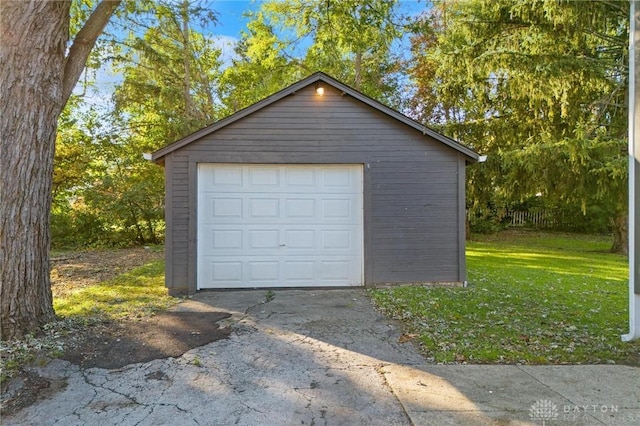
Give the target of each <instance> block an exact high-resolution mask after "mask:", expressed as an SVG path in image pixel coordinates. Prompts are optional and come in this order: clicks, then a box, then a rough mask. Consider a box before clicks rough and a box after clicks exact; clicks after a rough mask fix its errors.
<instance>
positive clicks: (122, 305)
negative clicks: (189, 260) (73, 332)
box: [53, 260, 178, 319]
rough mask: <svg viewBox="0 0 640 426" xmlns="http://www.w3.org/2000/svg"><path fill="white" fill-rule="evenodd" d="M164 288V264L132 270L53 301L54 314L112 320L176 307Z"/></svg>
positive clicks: (149, 264) (152, 263)
mask: <svg viewBox="0 0 640 426" xmlns="http://www.w3.org/2000/svg"><path fill="white" fill-rule="evenodd" d="M177 301H178V299H175V298H173V297H171V296H169V295H168V294H167V290H166V288H165V287H164V261H161V260H158V261H155V262H151V263H148V264H146V265H144V266H141V267H139V268H135V269H133V270H131V271H129V272H127V273H124V274H121V275H119V276H117V277H115V278H113V279H111V280H108V281H104V282H102V283H99V284H96V285H91V286H87V287H82V288H78V289H75V290H74V291H72V292H71V293H70V294H69V295H66V296H64V297H59V298H55V299H54V301H53V307H54V309H55V311H56V314H57V315H58V316H60V317H64V318H70V317H71V318H73V317H81V318H87V317H91V316H96V315H100V316H106V317H108V318H112V319H121V318H127V317H141V316H147V315H152V314H154V313H156V312H159V311H163V310H165V309H167V308H169V307H170V306H172V305H174V304H175V303H177Z"/></svg>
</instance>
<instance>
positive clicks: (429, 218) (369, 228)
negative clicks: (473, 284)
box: [165, 86, 466, 294]
mask: <svg viewBox="0 0 640 426" xmlns="http://www.w3.org/2000/svg"><path fill="white" fill-rule="evenodd" d="M199 162H203V163H208V162H211V163H227V162H231V163H256V164H261V163H262V164H287V163H306V164H324V163H326V164H340V163H342V164H353V163H356V164H364V174H365V176H364V209H365V211H364V227H365V229H364V240H365V241H364V245H365V247H364V248H365V251H364V255H365V283H366V284H367V285H372V284H381V283H403V282H427V281H428V282H433V281H436V282H438V281H464V280H465V279H466V278H465V265H464V179H465V175H464V168H465V159H464V156H463V155H462V154H461V153H459V152H457V151H456V150H454V149H452V148H450V147H448V146H446V145H444V144H443V143H441V142H439V141H436V140H434V139H432V138H430V137H429V136H425V135H423V134H422V133H421V132H419V131H417V130H415V129H413V128H411V127H409V126H407V125H405V124H403V123H400V122H398V121H397V120H395V119H393V118H391V117H389V116H388V115H386V114H384V113H382V112H380V111H378V110H376V109H374V108H371V107H370V106H368V105H365V104H363V103H362V102H360V101H359V100H357V99H354V98H352V97H350V96H348V95H343V94H342V93H341V92H340V91H338V90H335V89H334V88H333V87H331V86H329V87H325V95H324V96H322V97H318V96H317V95H316V94H315V91H314V89H313V87H312V86H308V87H306V88H304V89H302V90H300V91H298V92H297V93H295V94H293V95H290V96H288V97H285V98H284V99H281V100H279V101H277V102H275V103H273V104H271V105H268V106H266V107H265V108H262V109H260V110H258V111H256V112H254V113H252V114H250V115H248V116H246V117H244V118H242V119H240V120H238V121H235V122H233V123H231V124H229V125H227V126H225V127H223V128H221V129H219V130H217V131H215V132H213V133H210V134H208V135H206V136H204V137H202V138H201V139H199V140H196V141H193V142H191V143H190V144H188V145H185V146H183V147H181V148H179V149H177V150H175V151H173V152H171V153H170V154H168V155H167V156H166V157H165V168H166V184H167V200H166V201H167V239H166V250H167V276H166V283H167V286H168V287H169V288H170V289H171V291H172V293H174V294H176V293H184V292H185V291H189V292H194V291H195V288H196V287H195V285H196V284H195V283H196V277H195V266H196V253H195V250H196V248H195V247H196V244H195V241H196V235H195V233H196V190H197V187H196V185H197V183H196V165H197V163H199Z"/></svg>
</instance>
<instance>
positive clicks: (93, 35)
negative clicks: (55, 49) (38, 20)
mask: <svg viewBox="0 0 640 426" xmlns="http://www.w3.org/2000/svg"><path fill="white" fill-rule="evenodd" d="M120 2H121V0H102V1H101V2H100V3H99V4H98V6H97V7H96V8H95V10H94V11H93V12H92V13H91V16H89V19H88V20H87V22H85V24H84V26H83V27H82V29H81V30H80V31H79V32H78V34H77V35H76V38H75V39H74V40H73V44H72V45H71V48H69V54H68V55H67V58H66V62H65V66H64V79H63V82H62V104H63V105H64V104H66V103H67V100H68V99H69V96H71V92H73V88H74V87H75V85H76V83H77V82H78V79H79V78H80V75H81V74H82V70H84V67H85V65H86V63H87V58H89V54H90V53H91V49H93V46H94V45H95V44H96V40H97V39H98V37H99V36H100V34H102V31H103V30H104V27H105V26H106V25H107V23H108V22H109V19H111V15H113V12H115V10H116V8H117V7H118V6H119V5H120Z"/></svg>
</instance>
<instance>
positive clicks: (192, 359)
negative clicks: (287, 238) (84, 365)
mask: <svg viewBox="0 0 640 426" xmlns="http://www.w3.org/2000/svg"><path fill="white" fill-rule="evenodd" d="M267 295H268V296H269V297H267V298H265V297H266V296H267ZM271 296H273V297H271ZM178 309H180V310H189V311H218V312H219V311H226V312H229V313H230V314H231V317H229V318H228V319H226V320H224V322H223V324H221V325H222V326H230V327H231V329H232V333H231V335H230V337H229V338H228V339H223V340H218V341H216V342H213V343H210V344H208V345H205V346H202V347H199V348H196V349H193V350H191V351H189V352H187V353H185V354H184V355H183V356H181V357H179V358H167V359H158V360H154V361H151V362H146V363H141V364H132V365H128V366H125V367H123V368H120V369H116V370H105V369H100V368H90V369H81V368H80V367H78V366H75V365H73V364H70V363H69V362H67V361H62V360H54V361H51V362H50V363H49V364H48V365H46V366H44V367H42V368H38V369H36V370H37V371H36V373H37V374H39V375H41V376H43V377H46V378H47V379H49V380H51V381H52V382H55V383H58V384H61V383H62V385H59V386H58V388H59V390H58V391H57V392H55V393H53V394H52V395H49V397H48V398H47V399H45V400H41V401H38V402H36V403H35V404H33V405H32V406H30V407H27V408H25V409H23V410H22V411H20V412H18V413H16V414H15V415H13V416H12V417H9V418H4V419H3V420H2V423H3V424H6V425H11V424H22V425H24V424H38V425H94V424H95V425H98V424H99V425H162V424H170V425H227V424H229V425H231V424H234V425H235V424H240V425H289V424H291V425H292V424H297V425H300V424H306V425H318V424H349V425H354V424H366V425H371V424H374V425H375V424H385V425H394V424H410V423H411V421H410V419H409V417H408V415H407V413H405V411H404V409H403V406H402V404H401V403H400V401H399V400H398V399H397V397H396V394H395V393H394V391H393V389H392V388H391V387H390V386H389V384H388V383H387V378H386V376H385V368H388V367H389V366H394V365H398V364H399V365H420V364H424V360H423V358H422V357H421V356H420V355H419V354H418V352H417V351H416V349H415V348H414V347H413V345H412V344H411V343H409V342H407V343H399V340H398V338H399V336H400V331H399V329H398V328H396V326H395V325H394V324H393V323H391V322H390V321H389V320H388V319H386V318H384V317H383V316H382V315H381V314H379V313H377V312H376V311H375V310H374V309H373V307H372V306H371V302H370V301H369V299H368V297H367V296H366V293H365V292H364V290H362V289H357V290H337V289H332V290H278V291H275V292H273V293H268V294H267V293H265V291H264V290H252V291H229V292H207V293H200V294H198V295H196V296H195V297H194V298H193V299H191V300H188V301H186V302H184V303H182V304H180V305H179V306H178Z"/></svg>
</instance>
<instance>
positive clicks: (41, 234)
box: [0, 1, 70, 339]
mask: <svg viewBox="0 0 640 426" xmlns="http://www.w3.org/2000/svg"><path fill="white" fill-rule="evenodd" d="M69 7H70V2H69V1H65V2H63V1H60V2H20V1H16V2H12V3H4V4H3V5H2V9H3V11H2V18H1V19H2V26H1V28H2V34H3V36H2V68H1V71H0V87H1V93H2V99H4V100H5V102H4V105H3V110H4V111H3V118H2V125H1V130H0V135H2V145H1V146H2V153H1V154H0V158H2V167H1V168H0V191H1V192H0V198H1V200H0V208H1V209H2V213H1V215H0V221H1V222H0V261H1V262H2V263H1V264H0V267H1V268H2V269H1V270H0V286H1V288H0V298H1V301H2V314H1V315H2V317H1V318H2V339H11V338H14V337H19V336H21V335H23V334H25V333H27V332H29V331H33V330H35V329H37V328H38V327H40V326H42V325H44V324H45V323H47V322H50V321H52V320H53V319H54V313H53V306H52V298H51V286H50V281H49V211H50V207H51V189H52V188H51V185H52V181H53V154H54V144H55V136H56V125H57V119H58V116H59V115H60V112H61V111H62V108H63V106H64V105H63V103H62V81H63V76H64V65H65V47H66V42H67V37H68V33H69ZM6 101H8V102H6ZM7 160H9V161H7Z"/></svg>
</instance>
